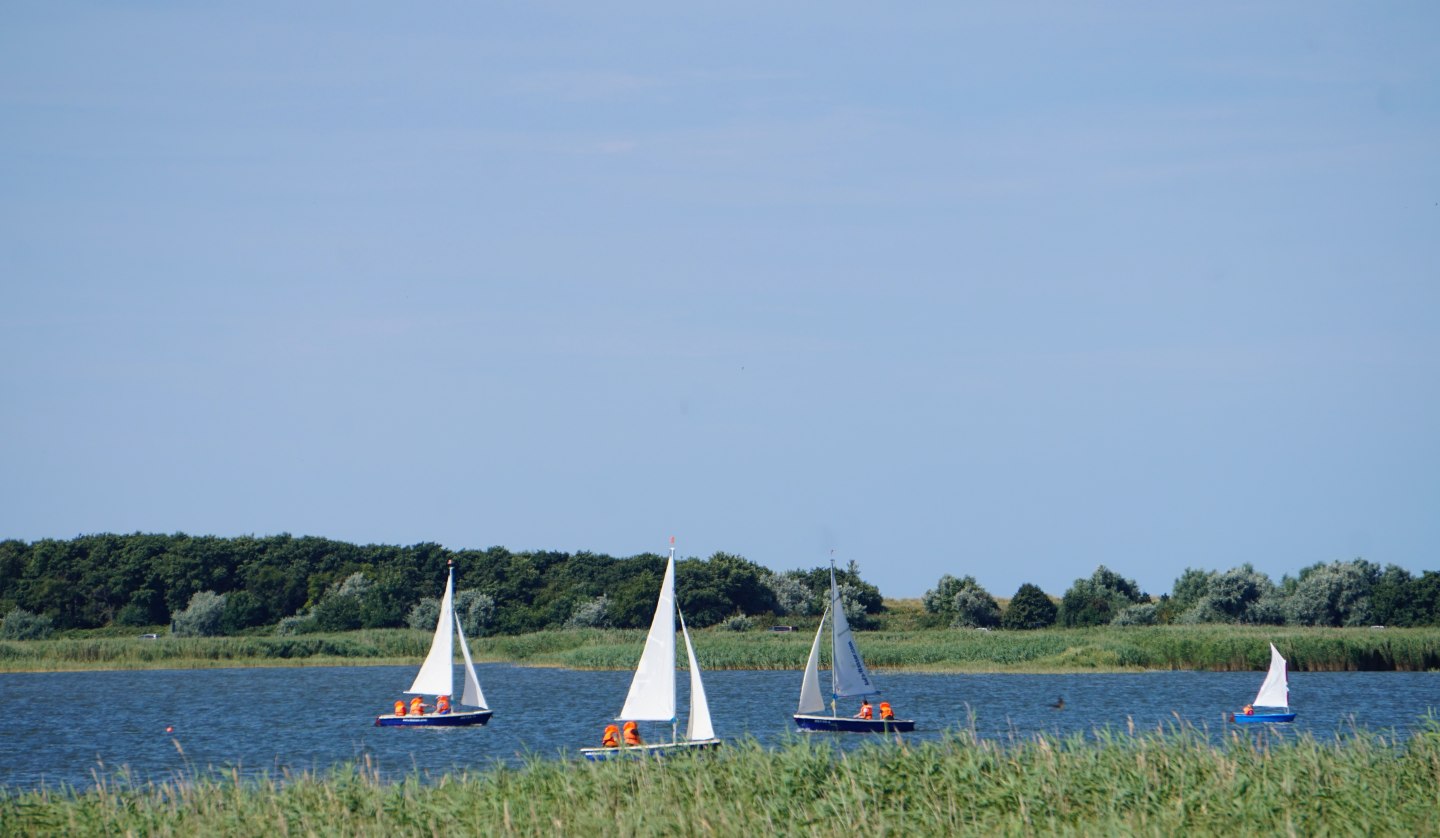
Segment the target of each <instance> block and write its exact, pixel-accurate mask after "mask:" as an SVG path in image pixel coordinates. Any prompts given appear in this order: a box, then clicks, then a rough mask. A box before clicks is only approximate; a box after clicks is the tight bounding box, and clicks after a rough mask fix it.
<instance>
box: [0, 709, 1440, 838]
mask: <svg viewBox="0 0 1440 838" xmlns="http://www.w3.org/2000/svg"><path fill="white" fill-rule="evenodd" d="M1437 811H1440V725H1437V724H1436V723H1435V721H1434V720H1430V721H1429V722H1428V724H1427V725H1426V726H1425V727H1424V728H1423V729H1422V730H1421V731H1419V732H1418V733H1416V734H1415V735H1413V736H1412V737H1411V738H1409V739H1408V740H1405V741H1394V740H1390V739H1386V738H1382V737H1377V736H1372V735H1368V734H1358V733H1357V734H1356V735H1354V736H1352V737H1349V738H1346V739H1342V740H1338V741H1334V742H1327V743H1321V742H1318V741H1316V740H1314V739H1311V738H1309V737H1306V736H1302V737H1299V738H1289V737H1269V736H1259V737H1252V736H1249V735H1244V734H1235V735H1234V736H1232V738H1230V739H1229V740H1227V741H1226V743H1225V744H1224V745H1223V746H1221V747H1216V746H1212V745H1210V744H1207V743H1206V741H1205V739H1204V737H1203V736H1202V735H1200V734H1199V733H1197V732H1196V731H1193V730H1186V729H1171V730H1168V731H1157V732H1154V733H1148V734H1139V735H1130V734H1126V733H1116V732H1102V733H1099V734H1097V735H1095V736H1093V737H1090V738H1086V737H1072V738H1066V739H1054V738H1048V737H1041V738H1038V739H1034V740H1024V741H1016V742H992V741H982V740H977V739H976V737H975V736H974V735H973V734H972V733H970V732H968V731H957V732H953V733H951V734H947V735H946V736H945V737H943V738H941V739H939V740H932V741H925V742H918V743H907V742H904V741H878V742H875V743H872V744H869V745H867V746H864V747H862V748H861V749H859V750H857V751H852V752H849V753H842V752H838V751H837V750H835V749H833V748H832V747H831V746H830V743H829V741H828V740H825V739H804V738H797V739H794V740H792V741H791V742H790V743H789V744H787V745H785V746H782V747H780V748H779V749H776V750H766V749H763V748H761V747H759V746H758V745H756V744H754V743H753V742H743V743H738V744H731V745H730V746H727V747H726V748H724V749H722V750H720V751H719V752H715V753H709V754H700V755H693V756H679V757H671V758H667V759H665V760H663V761H657V760H636V761H633V762H632V761H615V762H612V763H606V764H598V765H591V764H586V763H582V762H575V761H541V760H533V761H530V762H529V763H527V764H525V765H523V766H520V767H516V768H507V767H498V766H497V767H494V768H491V769H487V770H483V771H478V772H466V773H457V774H452V775H447V776H443V777H440V778H438V779H436V780H433V781H431V782H423V781H422V780H421V779H420V778H419V777H412V778H410V779H408V780H405V781H402V782H395V783H387V782H383V781H381V780H380V779H379V778H378V776H377V772H375V771H373V770H371V769H370V768H368V767H365V766H360V767H354V766H352V767H349V768H341V769H335V770H333V771H331V772H329V773H326V774H318V775H317V774H301V775H287V776H283V777H278V778H274V777H263V778H261V779H259V780H245V779H242V778H240V777H238V776H235V775H231V776H230V777H228V778H220V779H216V778H213V777H194V778H182V779H178V780H176V781H174V782H168V783H161V784H153V785H137V784H134V783H131V782H127V781H126V780H125V779H124V778H123V777H121V778H118V779H111V780H107V781H105V782H103V783H101V784H100V785H99V786H98V787H97V788H95V789H93V790H89V791H72V790H64V789H62V790H43V791H33V792H24V793H8V792H4V791H0V833H4V834H6V835H36V834H57V835H58V834H64V835H75V836H88V835H155V836H171V835H185V836H189V835H201V834H203V835H235V836H251V835H253V836H267V838H268V836H274V835H346V836H404V835H441V834H475V835H547V836H549V835H597V836H606V835H667V836H669V835H814V836H825V835H844V836H853V835H855V834H857V833H864V834H867V835H1031V834H1037V833H1039V834H1106V835H1109V834H1136V835H1164V836H1171V835H1179V834H1185V835H1233V834H1289V835H1296V834H1298V835H1325V834H1332V835H1333V834H1342V835H1343V834H1366V835H1406V836H1411V835H1436V834H1440V822H1437V819H1436V817H1435V813H1436V812H1437Z"/></svg>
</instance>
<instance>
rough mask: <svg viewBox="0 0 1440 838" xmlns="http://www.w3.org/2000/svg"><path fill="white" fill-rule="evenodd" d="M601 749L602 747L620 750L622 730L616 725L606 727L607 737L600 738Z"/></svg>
mask: <svg viewBox="0 0 1440 838" xmlns="http://www.w3.org/2000/svg"><path fill="white" fill-rule="evenodd" d="M600 747H602V748H618V747H620V728H618V727H616V726H615V725H606V726H605V735H604V736H602V737H600Z"/></svg>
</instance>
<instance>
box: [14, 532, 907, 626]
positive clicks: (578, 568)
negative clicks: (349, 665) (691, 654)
mask: <svg viewBox="0 0 1440 838" xmlns="http://www.w3.org/2000/svg"><path fill="white" fill-rule="evenodd" d="M452 560H453V561H454V562H455V586H456V606H457V611H459V612H460V613H461V615H462V619H464V620H465V621H466V623H467V625H466V628H467V631H472V632H473V634H475V635H477V636H478V635H482V634H486V633H493V634H521V633H525V632H531V631H539V630H543V629H552V628H562V627H566V626H594V627H609V628H642V627H644V626H646V625H648V624H649V621H650V617H651V615H652V614H653V613H654V609H655V594H656V591H657V590H658V589H659V587H660V581H661V576H662V574H663V572H664V569H665V557H664V556H661V555H659V554H655V553H644V554H641V555H638V556H630V557H626V558H615V557H611V556H608V555H603V554H598V553H590V552H578V553H562V552H549V551H538V552H511V551H509V550H507V549H505V548H503V547H491V548H489V549H488V550H459V551H452V550H447V549H446V548H444V547H441V546H440V545H438V544H428V543H425V544H416V545H412V546H408V547H400V546H392V545H374V544H370V545H363V546H362V545H355V544H350V543H346V542H342V541H333V540H330V539H325V538H318V537H312V536H304V537H294V536H291V535H288V534H284V535H275V536H266V537H255V536H240V537H236V538H220V537H215V536H191V535H186V534H184V533H177V534H173V535H158V534H145V533H135V534H132V535H116V534H97V535H83V536H79V537H77V538H74V539H70V540H68V541H62V540H54V539H46V540H41V541H36V542H32V543H27V542H24V541H20V540H14V539H12V540H6V541H0V614H4V615H6V617H5V622H4V625H3V628H0V630H3V634H4V636H6V637H24V636H41V635H43V634H45V633H47V632H48V631H52V630H57V629H75V628H82V629H83V628H100V627H104V626H111V625H119V626H134V627H149V626H161V625H170V626H172V628H174V630H175V631H176V632H177V633H182V634H237V633H242V632H251V631H255V630H258V629H261V628H265V627H272V626H273V627H274V629H275V630H276V631H278V632H280V633H304V632H308V631H343V630H348V629H356V628H386V627H400V626H406V625H411V626H417V627H426V628H429V627H433V626H434V624H435V614H436V613H437V611H438V597H439V594H440V591H441V588H442V587H443V585H444V580H445V573H446V567H447V563H448V562H450V561H452ZM675 572H676V577H677V587H678V598H679V600H680V607H681V608H682V609H683V611H684V613H685V618H686V620H687V622H689V623H690V624H691V625H694V626H697V627H703V626H709V625H715V624H717V623H720V622H722V621H725V620H729V619H743V618H744V615H773V616H775V617H784V616H787V615H796V616H805V615H813V614H819V613H820V612H821V611H823V609H824V608H825V603H826V600H827V597H828V592H829V585H830V576H829V568H823V567H821V568H815V569H813V570H808V571H807V570H791V571H786V572H783V573H776V572H774V571H771V570H769V569H767V568H764V567H762V566H760V565H757V564H755V563H754V562H751V561H748V560H746V559H744V558H742V557H740V556H735V555H731V554H728V553H716V554H714V555H713V556H711V557H710V558H708V559H705V560H701V559H695V558H690V559H683V560H678V561H677V562H676V570H675ZM836 578H837V581H838V582H839V583H840V588H841V594H842V598H843V599H844V601H845V609H846V612H847V614H849V615H850V616H851V618H852V620H854V621H855V622H856V624H857V625H858V626H862V627H863V626H864V625H866V624H867V623H868V622H869V621H870V620H872V619H873V615H876V614H878V613H880V612H881V611H882V610H883V608H884V606H883V602H882V599H881V596H880V591H879V590H878V589H877V588H876V587H875V586H874V585H871V584H869V583H867V582H865V581H864V580H862V579H861V578H860V575H859V570H858V568H857V567H856V566H855V565H853V564H851V565H850V566H849V567H847V568H844V569H840V570H838V571H837V574H836ZM427 620H428V624H427V622H426V621H427Z"/></svg>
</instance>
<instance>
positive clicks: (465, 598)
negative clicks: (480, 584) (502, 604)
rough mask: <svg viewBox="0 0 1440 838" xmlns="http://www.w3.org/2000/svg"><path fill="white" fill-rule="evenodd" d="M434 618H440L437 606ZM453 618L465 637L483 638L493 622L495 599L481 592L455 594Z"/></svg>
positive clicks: (471, 591)
mask: <svg viewBox="0 0 1440 838" xmlns="http://www.w3.org/2000/svg"><path fill="white" fill-rule="evenodd" d="M435 616H436V617H437V618H438V617H439V616H440V614H439V611H438V606H437V611H436V614H435ZM455 616H457V617H459V618H460V627H461V628H463V629H464V630H465V636H466V637H483V636H484V635H485V634H486V633H487V632H488V631H489V630H490V625H491V624H492V623H494V622H495V598H494V597H492V596H490V595H489V594H486V593H484V592H482V591H476V590H465V591H459V592H457V593H456V594H455Z"/></svg>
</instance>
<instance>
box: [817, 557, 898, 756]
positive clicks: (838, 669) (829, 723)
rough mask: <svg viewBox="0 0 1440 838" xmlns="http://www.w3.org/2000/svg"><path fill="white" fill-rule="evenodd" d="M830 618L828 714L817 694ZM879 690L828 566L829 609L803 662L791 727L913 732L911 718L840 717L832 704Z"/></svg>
mask: <svg viewBox="0 0 1440 838" xmlns="http://www.w3.org/2000/svg"><path fill="white" fill-rule="evenodd" d="M826 617H829V618H830V715H828V716H827V715H822V714H824V712H825V700H824V698H823V697H822V696H821V694H820V643H821V641H822V639H823V638H824V636H825V618H826ZM879 694H880V690H879V689H878V688H877V687H876V686H875V682H874V681H872V680H871V678H870V673H869V671H867V670H866V669H865V661H864V660H863V659H862V658H861V657H860V649H859V648H858V647H856V645H855V636H854V635H853V634H851V632H850V621H849V620H847V619H845V606H844V603H843V602H842V601H841V599H840V588H839V586H837V585H836V584H835V565H834V563H833V562H832V563H831V565H830V607H829V608H828V609H827V610H826V612H825V614H823V615H821V617H820V627H819V628H818V629H816V631H815V642H814V643H812V644H811V646H810V657H809V659H808V660H807V661H806V662H805V677H804V679H803V680H802V681H801V682H800V706H799V707H798V708H796V713H795V726H796V727H797V728H799V729H800V730H809V731H828V732H832V733H907V732H909V731H912V730H914V729H915V720H914V719H881V718H870V719H861V718H856V717H853V716H841V715H839V713H838V712H837V711H836V708H835V702H836V701H837V700H838V699H841V698H864V697H868V696H872V695H879Z"/></svg>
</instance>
